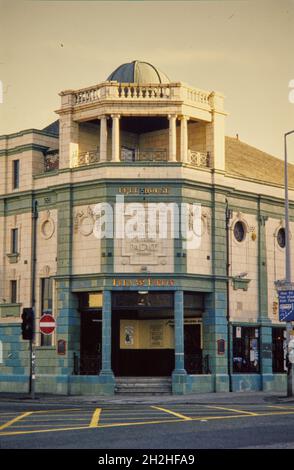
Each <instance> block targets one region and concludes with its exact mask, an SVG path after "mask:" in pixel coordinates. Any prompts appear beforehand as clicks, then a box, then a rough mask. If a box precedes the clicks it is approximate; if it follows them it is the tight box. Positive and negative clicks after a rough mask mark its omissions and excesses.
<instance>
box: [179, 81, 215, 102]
mask: <svg viewBox="0 0 294 470" xmlns="http://www.w3.org/2000/svg"><path fill="white" fill-rule="evenodd" d="M183 90H184V97H185V100H187V101H192V102H194V103H202V104H205V105H209V98H210V93H209V92H207V91H205V90H199V89H197V88H191V87H187V86H185V87H183Z"/></svg>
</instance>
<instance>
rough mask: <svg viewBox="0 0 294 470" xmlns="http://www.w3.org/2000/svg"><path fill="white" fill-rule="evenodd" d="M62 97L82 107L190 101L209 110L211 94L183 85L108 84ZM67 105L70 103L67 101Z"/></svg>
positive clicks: (65, 93) (67, 92)
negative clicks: (119, 102)
mask: <svg viewBox="0 0 294 470" xmlns="http://www.w3.org/2000/svg"><path fill="white" fill-rule="evenodd" d="M61 95H62V96H65V97H66V96H69V95H71V97H72V98H71V104H72V105H80V104H88V103H94V102H96V101H100V100H103V101H104V100H144V101H158V100H162V101H164V100H165V101H166V100H168V101H170V100H178V101H190V102H191V104H197V105H198V106H199V105H201V107H202V108H205V109H207V108H208V107H209V106H210V96H211V93H210V92H208V91H205V90H200V89H198V88H192V87H189V86H186V85H184V84H181V83H165V84H158V83H156V84H152V83H151V84H147V85H139V84H136V83H117V82H106V83H100V84H99V85H96V86H93V87H88V88H83V89H80V90H78V91H72V90H69V91H65V92H62V94H61ZM65 103H68V101H67V99H65Z"/></svg>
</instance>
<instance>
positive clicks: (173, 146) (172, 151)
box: [168, 115, 177, 162]
mask: <svg viewBox="0 0 294 470" xmlns="http://www.w3.org/2000/svg"><path fill="white" fill-rule="evenodd" d="M168 119H169V141H168V143H169V145H168V161H169V162H176V161H177V134H176V133H177V129H176V123H177V116H176V115H169V116H168Z"/></svg>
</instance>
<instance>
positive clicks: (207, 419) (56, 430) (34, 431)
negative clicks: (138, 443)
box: [0, 410, 294, 436]
mask: <svg viewBox="0 0 294 470" xmlns="http://www.w3.org/2000/svg"><path fill="white" fill-rule="evenodd" d="M169 411H170V410H169ZM25 414H26V413H24V415H25ZM293 414H294V411H276V412H266V413H258V414H257V413H256V414H252V415H250V414H245V413H244V414H234V415H231V416H230V415H229V416H201V417H198V418H189V419H183V418H181V419H168V420H166V419H165V420H157V421H143V422H136V423H135V422H131V423H113V424H99V425H98V426H97V427H95V429H101V428H111V427H122V426H124V427H125V426H140V425H147V424H173V423H183V422H188V421H200V422H201V421H203V420H205V421H212V420H223V419H241V418H251V417H253V418H254V417H255V418H256V417H259V416H275V415H293ZM24 415H21V417H24ZM18 419H20V417H18ZM83 429H88V430H89V429H91V428H90V427H89V426H88V425H87V426H76V427H67V428H58V429H56V428H53V429H40V430H27V431H9V432H3V433H0V436H16V435H22V434H37V433H45V432H63V431H77V430H83ZM92 429H93V428H92Z"/></svg>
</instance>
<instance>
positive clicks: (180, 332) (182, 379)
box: [172, 290, 187, 395]
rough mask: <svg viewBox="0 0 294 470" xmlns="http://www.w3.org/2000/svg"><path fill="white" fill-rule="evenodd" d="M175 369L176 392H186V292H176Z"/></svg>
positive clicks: (174, 383) (174, 391)
mask: <svg viewBox="0 0 294 470" xmlns="http://www.w3.org/2000/svg"><path fill="white" fill-rule="evenodd" d="M174 320H175V369H174V371H173V374H172V389H173V393H174V394H178V395H181V394H184V393H185V392H186V385H187V372H186V370H185V364H184V292H183V291H182V290H180V291H176V292H175V306H174Z"/></svg>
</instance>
